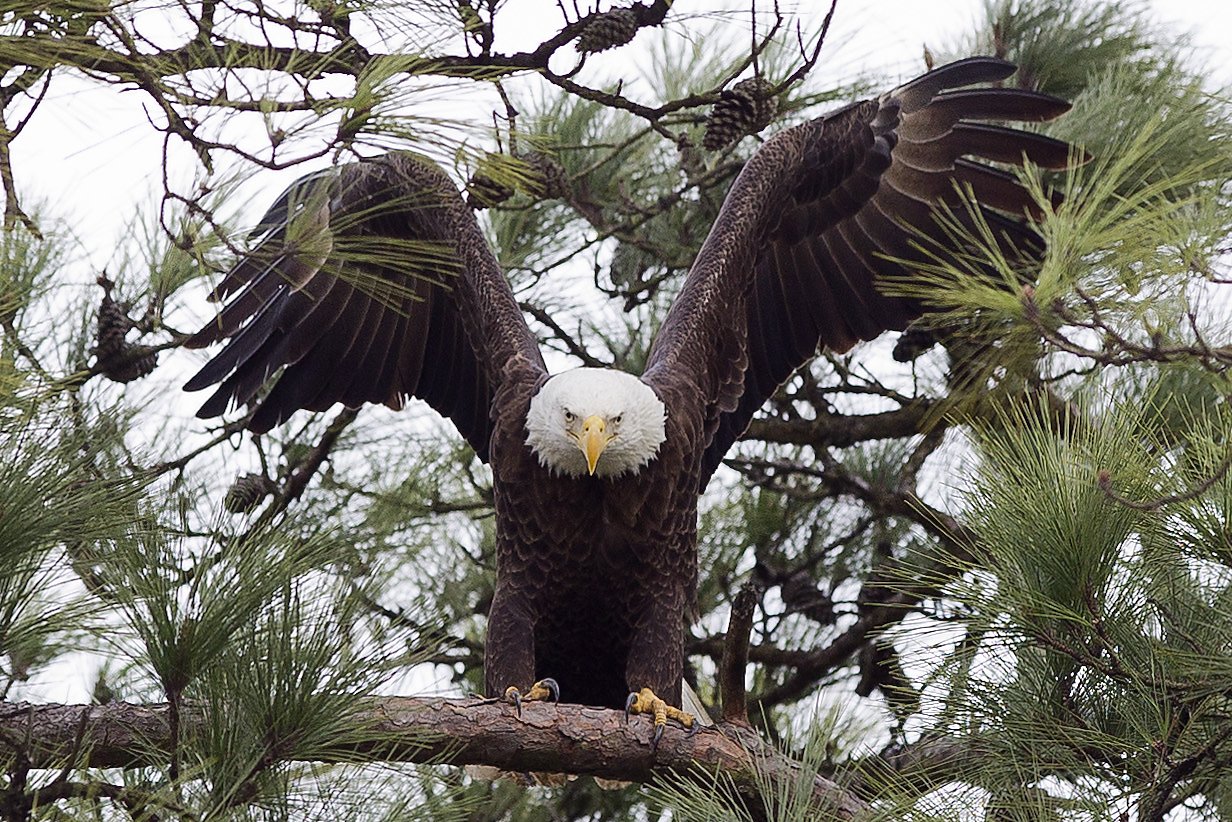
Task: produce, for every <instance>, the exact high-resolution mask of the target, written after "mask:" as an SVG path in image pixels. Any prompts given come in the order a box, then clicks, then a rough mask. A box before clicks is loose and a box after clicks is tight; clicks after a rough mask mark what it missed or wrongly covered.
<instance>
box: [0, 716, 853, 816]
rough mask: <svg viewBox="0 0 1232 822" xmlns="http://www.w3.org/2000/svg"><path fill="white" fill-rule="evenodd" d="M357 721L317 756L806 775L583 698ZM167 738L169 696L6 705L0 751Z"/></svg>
mask: <svg viewBox="0 0 1232 822" xmlns="http://www.w3.org/2000/svg"><path fill="white" fill-rule="evenodd" d="M181 721H182V723H183V728H182V733H183V736H184V740H185V741H186V742H187V743H189V744H191V739H192V736H193V734H194V732H195V730H196V729H197V728H199V727H201V726H202V725H203V724H204V721H205V717H204V715H203V712H202V710H201V708H200V706H192V705H190V704H186V705H185V706H184V711H183V714H182V716H181ZM355 726H356V728H357V729H363V730H362V739H349V740H346V741H343V742H340V743H339V747H338V749H337V750H336V751H321V750H319V749H317V750H315V751H314V755H313V756H314V759H316V760H317V761H327V762H339V763H354V762H356V761H365V760H369V761H401V762H418V763H424V764H449V765H490V766H494V767H496V768H500V769H501V770H506V771H515V772H527V771H551V772H559V773H572V774H588V775H593V776H600V777H606V778H609V779H623V780H631V781H634V782H647V781H650V780H651V779H655V778H661V779H669V780H679V779H681V778H695V779H705V780H709V779H711V776H710V775H711V774H713V773H714V772H715V771H716V770H721V771H722V772H723V773H724V774H725V775H726V776H728V777H730V778H731V779H732V782H733V783H734V784H735V785H736V786H737V787H738V789H739V790H740V791H741V793H743V794H746V795H748V796H750V797H752V798H757V784H758V773H759V771H760V773H761V774H762V775H763V778H764V777H765V776H768V777H769V778H770V780H771V781H773V782H795V781H796V780H798V779H800V778H809V777H808V776H807V775H804V774H802V773H801V772H800V768H799V766H798V765H797V764H796V763H794V762H792V761H791V760H788V759H786V758H785V757H783V756H782V755H781V754H779V753H777V752H776V751H775V750H774V749H772V748H768V747H766V746H765V745H764V744H763V743H761V741H760V739H759V737H757V735H756V734H754V733H752V732H751V731H748V730H747V729H740V728H738V727H735V726H720V727H718V728H705V729H702V730H700V731H698V732H697V733H696V734H694V735H692V736H689V735H688V733H687V732H686V731H684V730H681V729H679V728H673V727H670V726H669V728H668V729H667V731H666V732H665V733H664V735H663V738H662V740H661V741H660V743H659V745H658V748H657V750H655V749H652V747H651V737H652V734H653V731H652V725H651V722H650V721H649V720H648V719H645V718H635V719H634V720H633V721H631V722H628V723H626V722H625V720H624V717H623V714H622V712H620V711H615V710H610V709H607V708H591V707H586V706H582V705H555V704H550V703H528V704H526V705H524V706H523V707H522V715H521V716H520V717H519V716H518V715H517V714H516V713H515V712H514V710H513V708H512V707H511V706H509V705H505V704H502V703H499V702H492V701H490V700H481V699H439V698H422V697H374V698H372V699H370V700H368V701H367V702H366V703H365V704H364V706H363V707H362V708H361V709H359V710H357V712H356V716H355ZM83 729H84V732H83ZM170 745H171V734H170V723H169V709H168V706H167V705H166V704H165V703H159V704H150V705H137V704H132V703H125V702H112V703H108V704H106V705H63V704H39V705H33V704H28V703H16V704H15V703H0V750H3V749H5V748H7V749H8V751H9V752H10V753H11V755H13V756H15V757H16V758H18V759H20V760H22V761H25V762H28V764H29V766H30V767H33V768H53V767H61V766H63V765H64V764H65V763H72V764H73V765H75V766H79V767H94V768H127V767H139V766H145V765H161V764H163V762H164V761H165V758H166V752H167V750H168V749H169V747H170ZM812 781H813V800H814V803H815V805H816V807H817V809H818V810H819V811H820V810H823V809H824V811H825V812H826V813H827V814H829V815H832V816H833V818H837V819H855V818H857V817H859V816H862V815H864V814H867V813H868V811H869V808H868V806H867V805H866V804H865V802H864V801H863V800H861V799H859V798H857V797H856V796H855V795H854V794H852V793H851V792H849V791H847V790H846V789H845V788H843V787H842V786H840V785H838V784H837V783H835V782H832V781H830V780H828V779H825V778H823V777H820V776H813V777H812Z"/></svg>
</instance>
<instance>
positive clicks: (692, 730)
mask: <svg viewBox="0 0 1232 822" xmlns="http://www.w3.org/2000/svg"><path fill="white" fill-rule="evenodd" d="M700 724H702V723H700V722H698V721H697V718H696V717H694V718H693V724H692V725H690V726H689V732H688V733H687V734H685V735H686V736H693V734H695V733H697V726H698V725H700Z"/></svg>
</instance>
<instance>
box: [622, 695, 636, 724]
mask: <svg viewBox="0 0 1232 822" xmlns="http://www.w3.org/2000/svg"><path fill="white" fill-rule="evenodd" d="M634 702H637V694H629V698H628V699H626V700H625V724H626V725H628V724H629V711H631V710H632V709H633V703H634Z"/></svg>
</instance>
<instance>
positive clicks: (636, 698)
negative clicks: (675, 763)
mask: <svg viewBox="0 0 1232 822" xmlns="http://www.w3.org/2000/svg"><path fill="white" fill-rule="evenodd" d="M629 714H654V737H653V738H652V739H651V741H650V749H651V750H652V751H653V750H655V749H657V748H658V747H659V740H660V739H662V738H663V729H664V728H665V727H667V720H669V719H674V720H676V721H677V722H679V723H680V726H681V727H682V728H685V729H686V730H688V732H689V736H692V735H693V734H695V733H697V720H696V719H694V717H693V714H690V713H686V712H685V711H682V710H680V709H679V708H674V707H672V706H671V705H668V704H667V703H666V702H664V701H663V700H662V699H659V697H657V696H655V692H654V691H652V690H650V689H649V688H642V689H641V690H640V691H635V692H634V693H631V694H629V698H628V699H626V700H625V722H628V721H629Z"/></svg>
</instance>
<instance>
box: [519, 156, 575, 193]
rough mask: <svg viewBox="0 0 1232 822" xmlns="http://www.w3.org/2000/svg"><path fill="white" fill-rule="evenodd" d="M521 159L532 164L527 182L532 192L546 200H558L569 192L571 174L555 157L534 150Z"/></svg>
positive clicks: (529, 164)
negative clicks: (567, 172)
mask: <svg viewBox="0 0 1232 822" xmlns="http://www.w3.org/2000/svg"><path fill="white" fill-rule="evenodd" d="M520 159H521V160H522V162H524V163H526V164H527V165H528V166H530V175H529V179H528V180H527V183H528V188H529V190H530V193H531V194H533V195H535V196H536V197H542V198H543V199H545V200H557V199H560V198H561V197H564V196H565V195H567V194H568V193H569V175H568V174H566V173H565V168H564V166H562V165H561V164H560V163H558V162H557V161H556V159H555V158H553V157H549V156H548V155H546V154H540V153H539V152H537V151H532V152H529V153H527V154H523V155H522V156H521V158H520Z"/></svg>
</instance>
